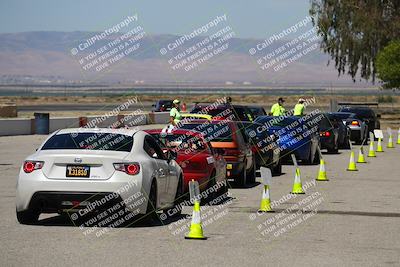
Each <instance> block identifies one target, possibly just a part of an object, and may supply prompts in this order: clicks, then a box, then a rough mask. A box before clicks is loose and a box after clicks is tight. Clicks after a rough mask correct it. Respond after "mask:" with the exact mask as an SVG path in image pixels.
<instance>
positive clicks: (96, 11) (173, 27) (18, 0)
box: [0, 0, 310, 38]
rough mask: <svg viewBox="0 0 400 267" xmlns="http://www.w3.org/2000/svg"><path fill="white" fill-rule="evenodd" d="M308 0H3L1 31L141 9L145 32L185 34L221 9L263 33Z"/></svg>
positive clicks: (241, 32)
mask: <svg viewBox="0 0 400 267" xmlns="http://www.w3.org/2000/svg"><path fill="white" fill-rule="evenodd" d="M309 6H310V3H309V0H201V1H191V0H142V1H128V0H119V1H110V0H64V1H61V0H0V32H1V33H9V32H23V31H76V30H79V31H102V30H104V29H107V28H108V27H110V26H112V25H114V24H116V23H118V22H120V21H121V20H123V19H124V18H125V17H126V16H127V15H133V14H136V13H137V14H138V16H139V23H140V25H142V26H143V27H144V29H145V31H146V32H147V33H170V34H184V33H188V32H190V31H192V30H193V29H194V28H195V27H198V26H201V25H203V24H205V23H206V22H208V21H209V20H210V19H212V18H213V17H215V16H217V15H222V14H224V13H226V14H227V16H228V24H229V25H230V26H231V27H232V28H233V29H234V31H235V33H236V35H237V37H250V38H265V37H266V36H267V35H270V34H273V33H276V32H278V31H281V30H283V29H285V28H287V27H290V26H291V25H293V24H294V23H296V22H297V21H299V20H301V19H302V18H304V17H305V16H306V15H308V9H309Z"/></svg>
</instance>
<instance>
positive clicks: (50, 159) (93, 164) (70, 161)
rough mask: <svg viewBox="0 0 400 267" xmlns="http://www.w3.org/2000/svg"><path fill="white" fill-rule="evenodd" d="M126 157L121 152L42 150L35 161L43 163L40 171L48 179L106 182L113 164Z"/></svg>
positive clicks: (111, 172)
mask: <svg viewBox="0 0 400 267" xmlns="http://www.w3.org/2000/svg"><path fill="white" fill-rule="evenodd" d="M127 155H128V152H121V151H99V150H97V151H96V150H42V151H40V153H39V154H38V156H37V160H40V161H44V165H43V168H42V171H43V173H44V175H45V176H46V177H47V178H49V179H68V180H72V179H90V180H107V179H109V178H110V177H111V176H112V175H113V173H114V172H115V169H114V165H113V163H117V162H121V161H123V159H124V158H125V157H126V156H127Z"/></svg>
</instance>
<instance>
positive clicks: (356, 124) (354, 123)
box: [351, 121, 360, 126]
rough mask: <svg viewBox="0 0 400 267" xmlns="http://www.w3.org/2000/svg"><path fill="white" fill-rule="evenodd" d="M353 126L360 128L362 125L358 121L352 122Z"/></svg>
mask: <svg viewBox="0 0 400 267" xmlns="http://www.w3.org/2000/svg"><path fill="white" fill-rule="evenodd" d="M351 125H355V126H359V125H360V123H359V122H358V121H352V122H351Z"/></svg>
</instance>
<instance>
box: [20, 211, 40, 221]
mask: <svg viewBox="0 0 400 267" xmlns="http://www.w3.org/2000/svg"><path fill="white" fill-rule="evenodd" d="M16 213H17V220H18V222H19V223H20V224H27V225H35V224H37V222H38V220H39V215H40V213H39V212H36V211H32V210H24V211H16Z"/></svg>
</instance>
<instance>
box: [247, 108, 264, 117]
mask: <svg viewBox="0 0 400 267" xmlns="http://www.w3.org/2000/svg"><path fill="white" fill-rule="evenodd" d="M249 109H250V111H251V112H252V113H253V114H254V115H255V116H263V115H266V114H265V112H264V110H263V109H262V108H261V107H250V108H249Z"/></svg>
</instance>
